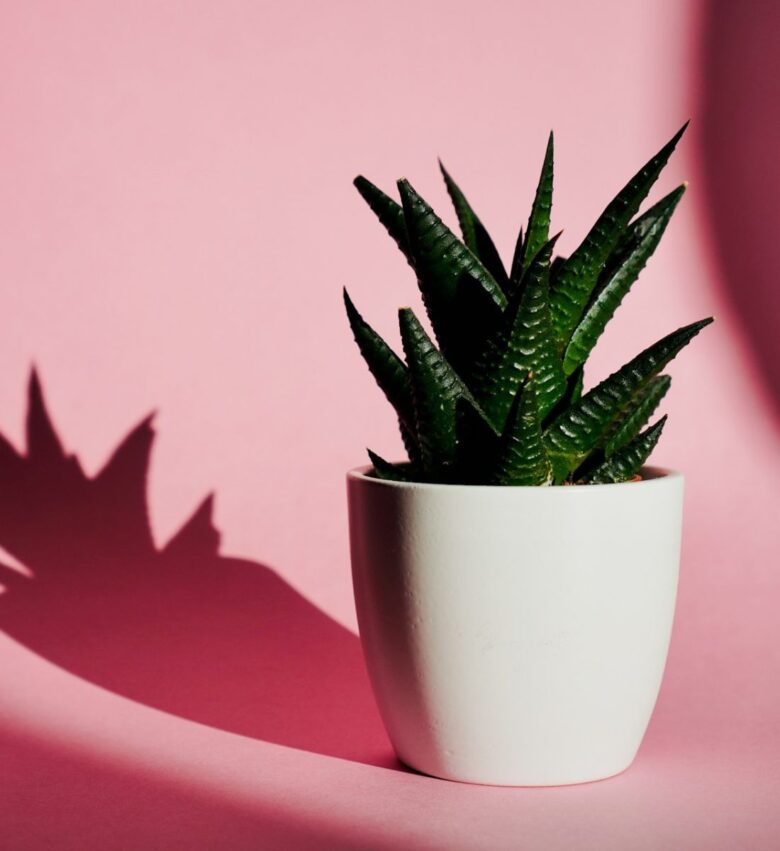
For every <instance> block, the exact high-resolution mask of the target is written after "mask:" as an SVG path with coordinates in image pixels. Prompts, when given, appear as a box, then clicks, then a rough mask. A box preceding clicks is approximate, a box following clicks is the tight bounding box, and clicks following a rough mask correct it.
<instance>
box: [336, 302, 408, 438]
mask: <svg viewBox="0 0 780 851" xmlns="http://www.w3.org/2000/svg"><path fill="white" fill-rule="evenodd" d="M344 305H345V306H346V309H347V317H348V318H349V324H350V327H351V328H352V333H353V335H354V337H355V342H356V343H357V344H358V348H359V349H360V353H361V354H362V355H363V358H364V360H365V361H366V363H367V364H368V368H369V370H370V371H371V374H372V375H373V376H374V378H375V379H376V383H377V384H378V385H379V387H380V388H381V390H382V392H383V393H384V394H385V396H386V397H387V400H388V402H390V404H391V405H392V406H393V407H394V408H395V410H396V413H397V414H398V418H399V419H400V421H401V423H402V425H403V426H405V427H406V429H408V430H409V431H410V432H412V433H413V432H414V428H415V423H414V406H413V404H412V387H411V384H410V382H409V371H408V370H407V368H406V365H405V364H404V362H403V361H402V360H401V358H399V357H398V355H397V354H396V353H395V352H394V351H393V350H392V349H391V348H390V346H388V345H387V343H386V342H385V341H384V340H383V339H382V338H381V337H380V336H379V334H377V333H376V331H374V329H373V328H372V327H371V326H370V325H369V324H368V323H367V322H366V321H365V320H364V319H363V317H362V316H361V315H360V313H359V312H358V310H357V308H356V307H355V305H354V304H353V302H352V299H351V298H350V297H349V293H348V292H347V290H346V289H345V290H344Z"/></svg>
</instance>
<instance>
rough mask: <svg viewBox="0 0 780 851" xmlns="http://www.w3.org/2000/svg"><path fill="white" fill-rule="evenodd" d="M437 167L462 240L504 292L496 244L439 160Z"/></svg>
mask: <svg viewBox="0 0 780 851" xmlns="http://www.w3.org/2000/svg"><path fill="white" fill-rule="evenodd" d="M439 168H440V169H441V173H442V176H443V177H444V183H445V184H446V186H447V192H448V193H449V195H450V198H451V199H452V206H453V207H454V208H455V213H456V214H457V216H458V222H459V223H460V230H461V233H462V234H463V241H464V242H465V243H466V246H467V247H468V248H469V249H470V250H471V252H472V253H473V254H474V255H475V256H476V257H478V258H479V259H480V261H481V262H482V265H483V266H484V267H485V268H486V269H487V270H488V272H490V274H491V275H492V276H493V277H494V278H495V280H496V281H497V282H498V284H499V285H500V286H501V289H502V290H504V292H506V290H507V285H508V283H509V280H508V278H507V276H506V270H505V269H504V264H503V263H502V262H501V257H500V256H499V254H498V251H497V250H496V246H495V245H494V244H493V240H492V239H491V237H490V234H489V233H488V232H487V230H486V228H485V226H484V225H483V224H482V222H481V221H480V219H479V216H478V215H477V214H476V213H475V212H474V210H473V209H472V207H471V204H469V202H468V199H467V198H466V196H465V195H464V194H463V192H462V191H461V189H460V187H459V186H458V184H457V183H455V181H454V180H453V179H452V177H451V176H450V174H449V172H448V171H447V169H446V168H444V164H443V163H442V161H441V160H439Z"/></svg>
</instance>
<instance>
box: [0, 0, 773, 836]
mask: <svg viewBox="0 0 780 851" xmlns="http://www.w3.org/2000/svg"><path fill="white" fill-rule="evenodd" d="M777 8H778V7H776V6H775V5H774V4H770V3H768V2H767V3H761V2H756V3H753V4H736V3H727V2H717V0H715V2H709V3H679V2H672V0H664V2H657V3H653V4H640V3H625V2H622V1H621V0H605V2H600V3H597V4H584V3H583V4H580V3H573V2H564V0H551V2H548V3H546V4H530V3H529V4H520V3H503V2H489V3H483V4H480V5H479V6H475V5H474V4H473V3H468V4H467V3H464V2H447V3H443V2H429V3H424V4H423V3H413V2H410V0H409V2H407V0H403V2H396V3H394V4H393V5H392V7H390V6H389V5H388V6H384V5H379V4H376V5H374V4H364V3H358V2H357V0H343V1H342V2H336V3H330V4H320V5H317V4H309V3H305V2H303V0H300V2H299V0H294V2H289V3H288V2H285V3H282V2H278V3H252V2H242V1H241V0H231V2H225V3H219V4H214V3H207V2H192V3H187V4H175V3H172V2H171V3H169V2H163V3H159V2H154V3H152V2H140V3H132V4H125V5H122V4H119V5H115V4H104V3H99V2H83V3H79V4H77V5H70V4H58V3H51V2H31V3H24V4H15V5H14V4H6V5H4V6H3V7H2V8H1V9H0V47H1V49H0V65H1V66H2V73H0V80H2V84H0V114H2V115H3V126H4V131H3V133H2V134H0V163H2V168H0V182H2V190H1V191H0V272H1V273H2V278H1V280H2V282H3V283H2V286H1V287H0V316H2V317H3V319H4V322H3V333H2V334H0V363H2V365H3V366H2V370H0V431H2V433H3V434H4V435H5V436H6V438H7V440H5V439H3V440H2V441H0V548H2V551H0V583H2V585H3V587H4V589H5V590H4V593H3V594H2V595H1V596H0V677H1V678H2V679H1V680H0V682H1V683H2V687H1V688H0V847H2V848H3V849H6V848H8V849H9V851H37V849H49V848H51V849H58V851H60V849H79V851H98V850H99V851H106V849H141V848H143V849H158V848H159V849H173V848H182V849H188V851H199V849H215V848H220V849H222V848H229V849H242V848H246V849H257V848H280V849H297V848H324V849H339V848H356V849H384V848H387V849H395V848H413V849H417V848H420V849H455V851H459V849H464V851H466V849H504V848H506V849H510V848H511V849H514V848H522V849H526V848H528V849H545V851H555V850H556V849H571V848H576V849H594V851H596V849H598V851H612V850H613V849H614V851H624V849H648V851H656V849H677V848H680V849H686V851H687V850H688V849H708V851H710V849H723V850H724V851H726V849H729V851H732V849H743V848H744V849H775V848H778V847H780V838H778V837H780V720H779V719H780V626H779V624H780V619H779V618H778V615H777V612H778V610H779V609H780V563H779V562H780V559H778V552H777V550H778V547H777V543H778V525H779V523H780V485H778V473H780V451H779V449H778V448H779V447H780V442H779V441H778V428H779V427H780V418H779V417H778V413H779V412H780V370H779V369H778V364H779V363H780V348H778V337H777V330H776V327H777V317H778V315H779V314H780V289H778V288H777V285H776V272H777V260H776V246H775V243H776V241H777V233H778V225H780V222H778V218H779V217H780V216H779V212H778V206H777V203H776V199H777V197H780V185H779V184H780V168H778V166H777V163H776V150H777V147H778V145H777V143H778V141H779V138H778V137H779V134H778V130H779V128H780V125H779V123H778V103H780V98H778V97H777V95H778V92H777V85H778V80H779V79H780V74H778V68H777V58H776V44H777V37H778V24H779V23H780V16H778V12H777ZM689 116H691V117H692V118H693V124H692V127H691V131H690V132H689V135H688V136H687V137H686V139H685V141H684V143H683V144H682V146H681V148H680V151H679V153H678V154H677V155H676V156H675V158H674V160H673V162H672V164H671V165H670V167H669V169H668V174H667V175H665V176H664V178H663V179H662V181H661V183H662V186H659V188H658V193H660V192H661V191H665V190H668V189H671V187H672V186H674V185H675V181H680V180H682V179H686V178H689V179H690V180H691V187H690V192H689V197H688V198H686V200H685V201H684V202H683V205H682V206H681V208H680V210H679V212H678V214H677V216H676V217H675V221H674V222H673V224H672V226H671V227H670V230H669V232H668V235H667V236H666V238H665V240H664V245H663V246H662V248H661V249H660V250H659V253H658V256H657V257H656V258H654V259H653V261H652V262H651V264H650V266H649V267H648V269H647V270H646V271H645V273H644V274H643V278H642V281H641V282H640V285H639V287H638V289H637V291H636V293H633V294H632V295H631V297H630V298H629V299H628V300H627V302H626V304H625V306H624V307H622V308H621V315H620V318H619V320H618V321H617V322H616V323H615V327H614V328H611V329H610V331H609V332H608V333H607V335H605V339H604V341H603V344H600V346H599V349H598V351H597V353H596V355H595V363H594V366H593V368H592V371H591V373H589V376H588V378H589V380H591V381H592V380H593V379H596V378H598V377H600V376H601V375H604V374H605V373H606V372H607V371H608V370H609V369H610V368H612V367H613V366H614V365H615V363H616V362H618V361H620V362H622V361H623V360H625V359H626V358H627V357H628V356H630V355H631V354H633V353H634V352H635V351H636V350H638V349H639V348H641V347H643V346H644V345H646V344H647V343H649V342H651V341H652V340H653V339H655V338H657V337H659V336H661V335H662V334H664V333H666V332H667V331H668V330H671V329H672V328H673V327H676V326H678V325H681V324H683V323H685V322H688V321H692V320H693V319H696V318H699V317H701V316H704V315H708V314H711V313H715V314H716V316H717V318H718V322H717V324H716V325H715V326H713V328H711V329H708V330H707V332H706V333H705V334H703V335H702V337H701V339H699V340H697V341H696V344H695V345H694V346H692V347H691V349H690V350H689V351H686V352H685V353H684V354H683V355H682V356H681V357H680V359H679V363H675V365H674V367H673V369H672V374H673V376H674V386H673V388H672V391H671V394H670V396H669V402H668V404H665V409H666V410H667V411H668V412H669V413H670V420H669V425H668V428H667V430H666V432H665V434H664V438H663V442H662V445H661V446H660V447H659V449H658V451H657V453H656V455H655V456H654V457H655V460H656V461H657V463H659V464H665V465H668V466H674V467H679V468H681V469H683V470H684V472H685V474H686V479H687V495H686V529H685V543H684V552H683V561H682V573H681V583H680V595H679V605H678V612H677V618H676V622H675V629H674V636H673V641H672V649H671V653H670V659H669V665H668V670H667V674H666V678H665V681H664V685H663V688H662V692H661V696H660V699H659V702H658V705H657V708H656V712H655V715H654V717H653V720H652V723H651V726H650V729H649V732H648V735H647V737H646V740H645V742H644V744H643V746H642V748H641V750H640V753H639V756H638V758H637V761H636V762H635V764H634V766H633V767H632V768H630V769H629V770H628V771H627V772H626V773H624V774H623V775H621V776H619V777H616V778H614V779H611V780H609V781H605V782H602V783H596V784H589V785H583V786H578V787H569V788H558V789H501V788H489V787H476V786H468V785H460V784H454V783H447V782H443V781H438V780H434V779H431V778H427V777H423V776H419V775H417V774H414V773H411V772H409V771H406V770H404V769H403V768H402V767H401V766H400V765H399V764H398V763H397V762H396V761H395V760H394V758H393V755H392V752H391V749H390V747H389V744H388V741H387V738H386V735H385V733H384V731H383V729H382V726H381V723H380V721H379V718H378V715H377V712H376V709H375V707H374V703H373V700H372V697H371V694H370V690H369V687H368V683H367V679H366V676H365V672H364V669H363V665H362V659H361V655H360V649H359V642H358V639H357V637H356V630H355V620H354V611H353V606H352V600H351V590H350V582H349V563H348V554H347V539H346V518H345V505H344V483H343V474H344V471H345V470H346V469H347V468H348V467H350V466H354V465H356V464H360V463H363V447H364V446H365V444H366V443H369V444H370V445H371V446H372V448H374V449H376V450H377V451H379V452H381V453H382V454H388V455H393V454H394V453H397V452H398V451H399V442H398V439H397V436H396V435H395V433H394V424H393V419H392V416H391V415H390V413H389V411H388V410H387V409H386V406H385V404H384V402H383V400H382V399H381V398H380V397H379V394H378V393H377V392H375V390H374V388H373V387H372V383H371V379H370V377H369V376H368V375H367V374H366V371H365V369H364V367H363V365H362V364H361V363H360V360H359V357H358V355H357V353H356V352H355V351H354V350H353V344H352V342H351V340H350V339H349V334H348V331H347V329H346V327H345V321H344V318H343V316H342V308H341V305H340V301H339V299H340V287H341V286H342V285H343V284H345V283H346V284H348V285H349V287H350V290H351V292H352V294H353V296H354V298H355V299H356V301H357V302H358V304H359V305H360V307H361V308H362V309H363V310H364V312H365V313H366V315H367V316H368V317H369V318H370V320H371V321H372V322H374V323H375V324H376V325H377V327H378V328H379V329H380V330H381V331H382V332H383V333H387V334H388V336H389V337H390V338H391V339H392V340H394V341H397V334H396V333H395V330H394V327H393V316H394V310H395V307H396V306H398V305H399V304H401V303H414V304H417V301H416V298H417V296H416V293H415V287H414V282H413V281H412V280H411V278H410V276H409V274H408V270H406V269H405V267H404V263H403V262H402V260H400V259H399V258H398V257H397V256H396V253H397V252H394V249H393V247H392V246H391V245H389V244H388V243H387V240H386V239H385V238H384V236H383V234H382V233H381V232H380V231H379V229H378V228H377V226H376V225H375V223H374V222H373V221H371V217H370V215H369V214H368V213H367V211H366V210H364V209H363V207H362V206H361V204H360V202H359V199H358V198H357V197H356V196H355V193H354V190H353V189H352V188H351V186H350V181H351V179H352V177H353V176H354V174H356V173H357V172H358V171H362V172H365V173H366V174H367V175H368V176H370V177H372V178H374V179H376V180H377V181H379V182H380V183H382V184H383V185H387V186H390V185H392V180H393V179H394V178H395V177H397V176H399V175H400V174H402V173H403V174H405V175H406V176H408V177H410V178H411V179H412V180H413V181H414V183H415V185H418V186H419V188H420V189H421V190H422V191H423V192H424V193H425V194H426V195H429V196H430V197H431V200H432V201H433V202H434V203H435V204H436V205H437V207H439V206H441V207H443V206H444V200H445V199H444V193H443V191H442V189H441V187H440V186H439V183H438V178H437V175H436V173H435V157H436V155H437V154H439V155H441V156H442V158H443V159H444V160H445V162H446V163H447V165H448V167H449V168H450V169H451V170H452V172H453V173H454V174H455V175H456V177H457V179H459V181H460V182H461V183H462V185H463V187H464V188H465V189H466V190H467V192H469V194H470V195H471V196H472V200H473V202H474V204H475V205H476V206H478V208H479V210H480V211H481V213H482V215H483V218H484V219H485V220H486V222H487V224H488V225H489V226H492V228H493V230H495V233H496V236H497V239H498V242H499V246H500V247H501V249H502V250H503V251H504V252H506V253H508V252H509V250H510V247H511V243H512V240H513V238H514V235H515V234H514V232H513V230H514V228H515V226H516V224H517V223H518V222H519V221H520V220H521V219H522V218H523V217H524V216H525V215H526V214H527V209H528V206H529V204H530V196H531V193H532V190H533V185H534V182H535V179H536V173H537V170H538V168H539V164H540V160H541V155H542V152H543V147H544V143H545V139H546V133H547V131H548V130H549V128H550V127H551V126H553V127H554V128H555V131H556V139H557V168H556V172H557V182H558V196H557V202H556V207H555V220H556V225H558V226H563V225H565V226H566V232H565V233H564V236H563V238H562V251H563V252H564V253H566V252H568V251H570V250H571V249H572V247H573V246H574V245H576V241H577V239H578V237H581V235H582V234H583V233H584V231H585V229H586V228H587V226H588V225H589V224H590V223H591V222H592V220H593V218H594V217H595V215H596V214H597V213H598V211H599V210H600V208H601V206H603V204H604V203H605V202H606V201H607V200H608V198H609V196H610V193H611V192H613V191H614V190H616V189H617V187H618V186H620V185H621V183H622V181H624V180H625V178H626V177H627V176H628V175H629V174H630V173H631V171H632V169H634V168H635V167H636V166H638V165H639V164H640V163H641V162H642V161H643V159H644V158H646V157H647V156H648V155H649V154H651V153H652V152H653V150H654V149H655V148H657V147H660V144H661V143H662V142H663V141H664V140H665V139H666V138H667V137H668V136H670V135H671V134H672V132H673V131H674V130H675V129H676V128H677V126H679V125H680V124H682V122H683V120H685V119H686V118H687V117H689ZM654 197H658V195H657V194H656V195H655V196H654ZM33 361H34V362H35V363H36V365H37V367H38V371H39V374H40V376H41V380H42V384H43V388H44V390H45V395H46V403H44V401H43V398H42V396H41V393H40V387H39V385H38V384H36V383H35V382H33V384H32V386H31V393H30V398H29V401H28V400H26V399H25V395H24V392H23V391H24V387H25V385H26V383H27V381H28V377H29V372H30V364H31V362H33ZM46 408H48V410H49V412H50V414H51V417H52V418H53V423H52V420H51V419H50V418H49V416H48V415H47V413H46ZM153 409H154V410H157V411H158V413H157V415H156V417H155V419H154V423H153V425H152V424H151V423H150V422H149V421H146V420H143V418H144V417H145V416H146V414H147V413H148V412H149V411H150V410H153ZM26 414H29V416H27V426H26V431H27V433H28V436H29V444H28V455H27V456H26V457H20V456H19V454H18V452H17V450H19V451H21V449H22V448H23V447H24V446H25V441H26V439H27V438H26V436H25V416H26ZM142 420H143V421H142ZM136 422H141V425H140V426H138V427H137V428H136V429H135V430H134V431H133V432H132V433H131V434H130V436H129V437H128V439H127V440H126V441H124V442H123V443H122V447H121V449H120V450H117V447H118V445H119V444H120V441H121V440H122V435H124V434H126V433H127V432H128V429H129V428H130V427H131V426H132V424H133V423H136ZM153 432H154V433H155V434H156V439H154V442H153ZM14 447H16V449H15V448H14ZM63 447H64V448H63ZM115 450H117V451H116V452H115ZM73 452H75V453H76V454H77V455H78V457H79V459H80V460H79V462H76V461H74V460H69V454H70V453H73ZM109 458H111V461H110V462H109V463H108V464H107V465H106V462H107V459H109ZM101 470H102V471H103V472H102V473H100V475H97V474H98V472H99V471H101ZM83 471H86V472H83ZM147 472H148V475H147ZM211 492H213V493H214V494H215V497H214V499H213V500H207V501H206V502H205V503H204V504H203V505H202V507H201V508H200V509H199V510H197V511H196V510H195V506H197V505H198V504H199V503H200V502H201V500H202V499H203V498H204V497H206V496H207V494H209V493H211ZM147 494H148V501H147V496H146V495H147ZM187 517H192V519H191V521H189V522H185V521H186V518H187ZM217 529H218V530H219V534H218V533H217V532H216V530H217ZM637 545H638V546H641V542H638V543H637Z"/></svg>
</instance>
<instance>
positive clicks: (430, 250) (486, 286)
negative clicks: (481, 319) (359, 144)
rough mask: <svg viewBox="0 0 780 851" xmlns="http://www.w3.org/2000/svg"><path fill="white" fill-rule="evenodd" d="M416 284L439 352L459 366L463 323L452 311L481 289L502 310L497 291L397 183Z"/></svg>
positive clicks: (427, 210) (411, 194)
mask: <svg viewBox="0 0 780 851" xmlns="http://www.w3.org/2000/svg"><path fill="white" fill-rule="evenodd" d="M398 187H399V190H400V193H401V199H402V202H403V210H404V216H405V219H406V229H407V233H408V234H409V244H410V247H411V251H412V258H413V262H414V267H415V270H416V272H417V280H418V283H419V285H420V291H421V292H422V296H423V301H424V303H425V308H426V310H427V311H428V316H429V317H430V320H431V324H432V325H433V330H434V332H435V333H436V337H437V339H438V341H439V344H440V345H441V347H442V351H444V353H445V354H446V355H447V357H448V358H450V359H451V360H452V362H453V365H454V366H456V367H457V366H458V365H459V364H460V363H462V362H463V360H464V358H463V357H460V358H459V349H461V348H462V347H463V344H464V340H463V337H464V331H465V328H464V317H463V316H462V314H461V313H460V312H459V311H458V310H457V309H456V301H457V299H458V298H459V297H460V294H461V292H462V288H463V287H469V286H471V287H480V288H482V289H483V290H485V292H486V293H487V294H488V295H489V296H490V297H491V298H492V300H493V301H494V302H495V303H496V306H497V307H498V308H500V309H501V310H503V309H504V308H505V307H506V298H505V296H504V293H503V291H502V290H501V287H499V285H498V284H497V283H496V281H495V279H494V278H493V276H492V275H491V274H490V273H489V272H488V271H487V269H485V267H484V266H483V265H482V263H480V261H479V260H478V259H477V258H476V257H475V256H474V255H473V254H472V253H471V251H469V249H468V248H467V247H466V246H465V245H464V244H463V243H462V242H461V241H460V240H459V239H458V238H457V237H456V236H455V235H454V234H453V233H452V231H450V229H449V228H448V227H447V226H446V225H445V224H444V223H443V222H442V220H441V219H440V218H439V217H438V216H437V215H436V213H434V211H433V210H432V209H431V207H430V206H429V205H428V204H427V203H426V202H425V201H424V200H423V199H422V198H421V197H420V196H419V195H418V194H417V193H416V192H415V190H414V189H413V188H412V186H411V185H410V184H409V182H408V181H406V180H401V181H399V182H398Z"/></svg>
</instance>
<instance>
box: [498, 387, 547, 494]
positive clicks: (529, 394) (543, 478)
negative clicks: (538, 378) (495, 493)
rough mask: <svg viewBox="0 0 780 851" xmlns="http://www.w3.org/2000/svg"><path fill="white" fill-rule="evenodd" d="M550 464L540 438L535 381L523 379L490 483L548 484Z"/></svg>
mask: <svg viewBox="0 0 780 851" xmlns="http://www.w3.org/2000/svg"><path fill="white" fill-rule="evenodd" d="M551 481H552V467H551V466H550V461H549V459H548V458H547V452H546V450H545V446H544V442H543V440H542V424H541V419H540V417H539V408H538V405H537V401H536V390H535V388H534V380H533V378H531V379H530V380H529V381H527V382H526V384H525V386H524V387H523V389H522V390H521V391H519V392H518V394H517V398H516V400H515V402H514V404H513V405H512V409H511V411H510V412H509V417H508V419H507V424H506V428H505V429H504V434H503V435H502V437H501V448H500V450H499V455H498V460H497V462H496V467H495V472H494V474H493V482H494V484H498V485H548V484H550V482H551Z"/></svg>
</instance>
